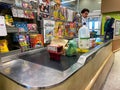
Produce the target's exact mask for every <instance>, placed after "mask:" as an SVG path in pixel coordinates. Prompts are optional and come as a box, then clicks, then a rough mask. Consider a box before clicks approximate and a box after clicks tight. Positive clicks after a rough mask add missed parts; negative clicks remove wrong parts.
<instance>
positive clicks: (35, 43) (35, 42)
mask: <svg viewBox="0 0 120 90" xmlns="http://www.w3.org/2000/svg"><path fill="white" fill-rule="evenodd" d="M30 44H31V48H36V47H43V46H44V38H43V35H42V34H31V35H30Z"/></svg>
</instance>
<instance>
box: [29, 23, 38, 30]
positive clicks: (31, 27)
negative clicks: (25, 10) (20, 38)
mask: <svg viewBox="0 0 120 90" xmlns="http://www.w3.org/2000/svg"><path fill="white" fill-rule="evenodd" d="M27 27H28V30H29V31H36V30H37V25H36V24H27Z"/></svg>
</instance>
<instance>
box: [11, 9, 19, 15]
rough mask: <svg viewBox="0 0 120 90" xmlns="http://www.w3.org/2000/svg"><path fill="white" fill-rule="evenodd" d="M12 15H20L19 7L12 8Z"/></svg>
mask: <svg viewBox="0 0 120 90" xmlns="http://www.w3.org/2000/svg"><path fill="white" fill-rule="evenodd" d="M12 15H13V17H18V9H16V8H14V7H13V8H12Z"/></svg>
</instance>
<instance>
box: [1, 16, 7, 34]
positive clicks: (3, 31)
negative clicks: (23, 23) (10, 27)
mask: <svg viewBox="0 0 120 90" xmlns="http://www.w3.org/2000/svg"><path fill="white" fill-rule="evenodd" d="M6 35H7V30H6V25H5V18H4V16H0V36H6Z"/></svg>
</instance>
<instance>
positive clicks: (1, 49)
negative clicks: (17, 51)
mask: <svg viewBox="0 0 120 90" xmlns="http://www.w3.org/2000/svg"><path fill="white" fill-rule="evenodd" d="M7 45H8V43H7V40H0V53H6V52H9V49H8V46H7Z"/></svg>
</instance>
